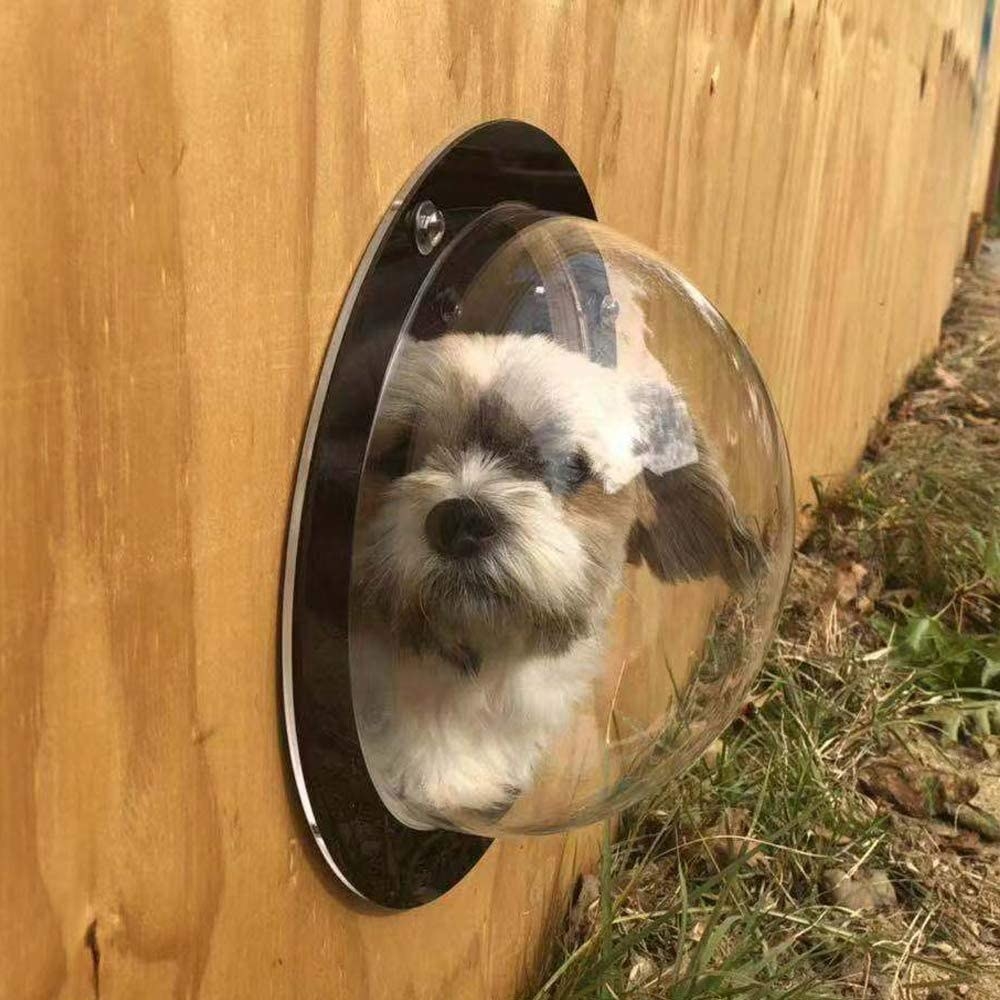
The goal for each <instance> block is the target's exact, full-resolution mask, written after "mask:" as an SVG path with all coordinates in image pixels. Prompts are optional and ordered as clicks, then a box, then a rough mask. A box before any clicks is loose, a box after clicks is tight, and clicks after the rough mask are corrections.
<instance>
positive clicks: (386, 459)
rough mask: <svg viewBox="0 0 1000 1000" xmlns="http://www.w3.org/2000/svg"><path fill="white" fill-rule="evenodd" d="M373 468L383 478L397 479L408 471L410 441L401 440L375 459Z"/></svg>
mask: <svg viewBox="0 0 1000 1000" xmlns="http://www.w3.org/2000/svg"><path fill="white" fill-rule="evenodd" d="M375 468H376V469H377V471H378V472H379V473H381V474H382V475H383V476H388V477H389V478H390V479H399V478H401V477H402V476H405V475H406V473H407V472H409V470H410V439H409V438H407V437H404V438H401V439H400V440H399V441H397V442H396V443H395V444H394V445H392V447H390V448H387V449H386V450H385V451H383V452H381V453H380V454H379V456H378V458H376V459H375Z"/></svg>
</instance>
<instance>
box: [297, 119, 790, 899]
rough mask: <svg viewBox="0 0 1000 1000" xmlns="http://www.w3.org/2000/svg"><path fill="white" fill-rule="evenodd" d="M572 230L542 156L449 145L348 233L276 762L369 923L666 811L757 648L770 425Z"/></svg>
mask: <svg viewBox="0 0 1000 1000" xmlns="http://www.w3.org/2000/svg"><path fill="white" fill-rule="evenodd" d="M593 215H594V210H593V205H592V204H591V201H590V197H589V195H588V194H587V191H586V187H585V185H584V184H583V181H582V179H581V178H580V176H579V174H578V173H577V171H576V170H575V169H574V167H573V165H572V162H571V161H570V159H569V157H568V156H567V155H566V154H565V152H564V151H563V150H562V149H561V148H560V147H559V146H558V144H557V143H555V142H554V141H553V140H552V139H551V138H550V137H549V136H547V135H545V133H544V132H541V131H540V130H538V129H536V128H534V127H532V126H530V125H526V124H524V123H521V122H509V121H504V122H493V123H488V124H486V125H483V126H479V127H477V128H475V129H473V130H471V131H470V132H468V133H466V134H464V135H463V136H460V137H458V138H457V139H456V140H454V141H453V142H452V143H450V144H448V145H447V146H445V147H442V150H440V151H439V152H438V153H437V154H435V156H434V157H432V158H431V160H429V161H428V163H427V164H425V165H423V166H422V167H421V168H420V169H418V171H417V172H416V173H415V175H414V177H413V178H412V179H411V182H410V184H409V186H408V187H407V188H406V189H404V191H403V192H402V193H401V194H400V196H399V197H398V198H397V199H396V200H395V201H394V203H393V206H392V208H391V209H390V211H389V212H388V213H387V215H386V217H385V218H384V219H383V221H382V223H381V224H380V226H379V229H378V230H377V231H376V233H375V234H374V236H373V238H372V242H371V244H370V246H369V249H368V251H367V253H366V255H365V258H364V259H363V260H362V261H361V264H360V266H359V268H358V271H357V273H356V274H355V277H354V281H353V283H352V285H351V287H350V289H349V291H348V293H347V296H346V298H345V302H344V305H343V308H342V309H341V312H340V316H339V318H338V321H337V326H336V328H335V330H334V333H333V337H332V339H331V346H330V349H329V351H328V354H327V357H326V360H325V362H324V366H323V370H322V372H321V375H320V380H319V385H318V388H317V392H316V397H315V400H314V404H313V408H312V411H311V414H310V417H309V423H308V425H307V428H306V432H305V436H304V443H303V447H302V454H301V457H300V463H299V472H298V479H297V482H296V486H295V492H294V496H293V501H292V511H291V518H290V528H289V537H288V545H287V551H286V564H285V579H284V587H283V599H282V657H281V670H282V696H283V704H284V717H285V731H286V734H287V747H288V751H289V752H288V762H289V765H290V774H291V777H292V778H293V784H294V786H295V788H296V790H297V793H298V797H299V800H300V803H301V806H302V814H303V816H304V819H305V821H306V824H307V826H308V830H309V833H310V834H311V836H312V837H313V839H314V840H315V843H316V845H317V847H318V848H319V851H320V853H321V854H322V856H323V859H324V860H325V863H326V865H327V867H328V868H329V870H331V871H332V872H333V873H334V874H335V875H336V877H337V878H338V879H339V881H340V882H342V883H344V884H346V885H347V886H348V887H350V888H351V889H352V890H354V892H356V893H357V894H359V895H361V896H364V897H366V898H367V899H369V900H372V901H374V902H377V903H379V904H382V905H385V906H390V907H408V906H414V905H419V904H421V903H423V902H427V901H429V900H431V899H433V898H435V897H436V896H438V895H440V894H441V893H442V892H444V891H446V890H448V889H449V888H450V887H452V886H454V885H455V884H456V883H457V882H458V881H460V880H461V879H462V878H463V877H464V876H465V875H466V874H467V873H468V872H469V871H470V870H471V869H472V868H473V866H474V865H475V864H476V863H477V861H478V859H479V858H480V857H481V856H482V854H483V852H484V851H485V850H486V849H487V848H488V846H489V844H490V843H491V839H492V838H495V837H497V836H501V835H504V834H535V833H548V832H553V831H557V830H563V829H567V828H570V827H573V826H578V825H581V824H585V823H589V822H592V821H594V820H597V819H600V818H603V817H605V816H607V815H609V814H610V813H612V812H613V811H615V810H618V809H621V808H622V807H624V806H626V805H628V804H629V803H631V802H633V801H634V800H636V799H637V798H638V797H639V796H640V795H642V794H643V793H644V792H646V791H647V790H649V789H651V788H653V787H662V786H664V785H666V784H668V783H669V782H670V781H671V780H673V779H674V778H675V777H676V775H678V774H679V772H680V771H682V770H683V769H684V768H686V767H687V766H689V765H690V764H691V763H692V762H693V761H695V760H696V759H697V757H698V756H699V754H701V753H702V752H703V751H704V750H705V748H706V747H707V746H708V745H709V743H711V742H712V740H714V739H715V738H716V737H717V736H718V735H719V734H720V733H721V732H722V731H723V729H724V728H725V727H726V725H728V723H729V722H730V721H731V720H732V718H733V717H734V716H735V714H736V713H737V712H738V710H739V708H740V707H741V705H742V704H743V703H744V700H745V698H746V695H747V690H748V688H749V686H750V684H751V682H752V681H753V679H754V677H755V675H756V673H757V671H758V670H759V668H760V665H761V662H762V659H763V656H764V653H765V650H766V646H767V643H768V642H769V640H770V638H771V634H772V632H773V628H774V624H775V619H776V616H777V613H778V609H779V605H780V601H781V597H782V592H783V589H784V584H785V581H786V578H787V573H788V567H789V565H790V560H791V551H792V535H793V507H794V505H793V499H792V493H791V484H790V472H789V465H788V457H787V453H786V449H785V443H784V438H783V435H782V432H781V428H780V425H779V422H778V419H777V416H776V414H775V410H774V406H773V404H772V401H771V398H770V396H769V394H768V392H767V389H766V387H765V385H764V383H763V380H762V378H761V375H760V373H759V371H758V369H757V367H756V365H755V363H754V361H753V359H752V358H751V357H750V355H749V353H748V351H747V349H746V347H745V346H744V345H743V343H742V341H741V340H740V339H739V337H738V336H737V335H736V334H735V333H734V332H733V330H732V329H731V328H730V326H729V325H728V324H727V322H726V321H725V320H724V319H723V318H722V316H721V315H720V314H719V313H718V312H717V311H716V309H715V308H714V307H713V306H712V305H711V304H710V303H709V302H708V301H707V300H706V299H705V297H704V296H703V295H702V294H701V293H700V292H699V291H698V290H697V289H696V288H695V287H694V286H693V285H691V284H690V283H689V282H688V281H687V280H686V279H685V278H684V277H683V276H682V275H681V274H680V273H679V272H678V271H677V270H675V269H674V268H673V267H672V266H671V265H670V264H669V263H667V262H666V261H664V260H663V259H661V258H660V257H658V256H657V255H656V254H655V253H653V252H652V251H650V250H649V249H648V248H646V247H643V246H641V245H640V244H638V243H636V242H634V241H632V240H630V239H629V238H627V237H626V236H624V235H622V234H620V233H618V232H616V231H615V230H613V229H611V228H608V227H607V226H603V225H601V224H599V223H597V222H596V221H594V219H593V218H592V216H593Z"/></svg>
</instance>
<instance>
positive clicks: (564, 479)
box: [551, 451, 593, 493]
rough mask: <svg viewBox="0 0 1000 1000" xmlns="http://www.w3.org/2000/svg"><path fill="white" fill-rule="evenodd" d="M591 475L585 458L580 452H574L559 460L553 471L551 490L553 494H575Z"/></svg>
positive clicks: (588, 463) (591, 471)
mask: <svg viewBox="0 0 1000 1000" xmlns="http://www.w3.org/2000/svg"><path fill="white" fill-rule="evenodd" d="M592 474H593V470H592V469H591V468H590V461H589V460H588V459H587V456H586V455H585V454H584V453H583V452H582V451H574V452H573V453H572V454H570V455H566V456H565V457H564V458H563V459H561V460H560V461H559V463H558V464H557V467H556V468H555V469H554V470H553V475H552V477H551V480H552V481H551V486H552V490H553V492H555V493H575V492H576V491H577V490H578V489H580V487H581V486H583V484H584V483H585V482H586V481H587V480H588V479H590V477H591V475H592Z"/></svg>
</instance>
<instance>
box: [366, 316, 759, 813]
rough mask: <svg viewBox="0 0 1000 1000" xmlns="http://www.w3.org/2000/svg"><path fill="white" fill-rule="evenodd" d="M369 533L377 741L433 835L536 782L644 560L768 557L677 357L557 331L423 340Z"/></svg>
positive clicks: (371, 706) (372, 456)
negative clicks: (631, 368) (610, 348)
mask: <svg viewBox="0 0 1000 1000" xmlns="http://www.w3.org/2000/svg"><path fill="white" fill-rule="evenodd" d="M356 532H357V533H356V548H357V556H356V563H355V566H356V570H355V592H354V594H353V595H352V621H351V661H352V689H353V691H354V699H355V711H356V719H357V724H358V729H359V734H360V737H361V743H362V747H363V750H364V754H365V759H366V762H367V764H368V767H369V771H370V773H371V775H372V777H373V780H374V782H375V784H376V788H377V789H378V791H379V794H380V795H381V797H382V798H383V801H384V802H385V803H386V805H387V806H388V807H389V809H390V811H392V812H393V814H394V815H395V816H396V817H397V819H399V820H400V821H401V822H403V823H404V824H406V825H407V826H411V827H414V828H417V829H428V828H434V827H452V828H463V827H464V828H468V827H469V826H470V825H472V826H475V825H476V824H479V825H482V824H483V823H486V824H488V823H489V822H490V821H491V820H495V819H497V818H499V817H501V816H502V815H503V814H504V813H505V812H506V811H507V810H508V809H509V808H510V807H511V805H512V803H513V802H514V801H515V799H517V798H518V796H520V795H522V794H523V793H525V792H526V791H527V790H529V789H530V788H531V786H532V782H533V779H534V776H535V774H536V772H537V770H538V768H539V765H540V762H541V761H542V759H543V758H544V756H545V753H546V750H547V749H548V748H549V747H550V746H551V744H552V742H553V740H554V739H555V738H556V737H557V736H558V735H559V734H560V733H562V732H563V731H564V730H566V728H567V726H568V724H569V723H570V721H571V720H572V718H573V714H574V712H575V710H576V709H577V707H578V705H579V704H580V702H581V700H582V699H583V698H584V697H585V696H586V695H587V693H588V691H589V690H590V689H591V687H592V684H593V682H594V680H595V678H596V677H597V675H598V674H599V673H600V671H601V667H602V655H603V652H604V634H605V631H606V629H607V625H608V622H609V617H610V614H611V611H612V608H613V605H614V602H615V598H616V596H617V593H618V591H619V588H620V587H621V583H622V578H623V571H624V567H625V565H626V563H627V562H633V563H640V562H642V563H645V564H646V565H647V566H648V567H649V569H650V570H651V571H652V572H653V573H654V574H655V575H656V576H657V577H659V578H660V579H661V580H664V581H667V582H681V581H686V580H693V579H703V578H706V577H710V576H719V577H721V578H722V579H723V580H724V581H725V582H726V583H727V584H728V585H729V586H730V587H731V588H732V589H733V590H734V591H738V592H743V591H745V590H746V589H747V588H748V587H749V586H750V585H751V584H752V581H753V580H754V579H755V577H756V576H757V574H758V573H759V571H760V568H761V566H762V564H763V562H764V560H765V558H766V556H765V553H764V551H763V547H762V543H761V541H760V540H759V538H758V537H757V536H756V535H755V534H754V533H753V532H752V531H751V530H750V529H749V527H748V526H747V525H746V524H744V522H743V521H742V520H741V518H740V516H739V514H738V512H737V509H736V504H735V502H734V499H733V496H732V494H731V492H730V490H729V487H728V485H727V483H726V480H725V477H724V475H723V473H722V471H721V469H720V468H719V466H718V463H717V462H716V460H715V459H714V457H713V455H712V454H711V451H710V449H709V448H708V447H707V446H706V444H705V443H704V442H703V441H702V438H701V434H700V432H699V430H698V429H697V427H696V426H695V424H694V422H693V420H692V418H691V416H690V414H689V411H688V407H687V405H686V403H685V401H684V399H683V397H682V395H681V393H680V391H679V390H678V389H677V387H676V386H674V385H673V384H672V383H671V382H670V380H669V378H668V377H667V375H666V373H665V372H664V371H663V369H662V368H661V367H659V366H658V365H657V366H656V371H655V373H654V374H652V375H651V374H650V373H649V372H648V371H647V372H645V373H644V374H643V375H641V376H630V375H629V374H628V373H626V372H622V371H618V370H616V369H614V368H609V367H605V366H603V365H601V364H597V363H595V362H594V361H592V360H590V359H589V358H588V357H587V356H585V355H584V354H582V353H579V352H575V351H572V350H569V349H567V348H565V347H563V346H561V345H559V344H558V343H556V342H555V341H554V340H552V339H550V338H549V337H547V336H544V335H537V334H532V335H524V334H515V333H509V334H503V335H486V334H478V333H449V334H446V335H444V336H442V337H440V338H438V339H436V340H431V341H427V342H418V341H409V342H406V343H404V344H403V346H402V347H401V349H400V351H399V354H398V358H397V362H396V364H395V367H394V369H393V370H392V371H391V373H390V376H389V378H388V380H387V383H386V387H385V390H384V394H383V399H382V403H381V407H380V413H379V417H378V419H377V423H376V427H375V429H374V431H373V437H372V442H371V445H370V449H369V457H368V462H367V466H366V473H365V476H364V478H363V483H362V488H361V496H360V500H359V517H358V527H357V529H356Z"/></svg>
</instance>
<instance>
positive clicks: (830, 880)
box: [823, 868, 896, 910]
mask: <svg viewBox="0 0 1000 1000" xmlns="http://www.w3.org/2000/svg"><path fill="white" fill-rule="evenodd" d="M823 886H824V888H825V889H826V891H827V893H828V894H829V896H830V899H831V901H832V902H833V903H834V904H835V905H836V906H843V907H844V908H845V909H848V910H882V909H889V908H891V907H894V906H895V905H896V890H895V889H894V888H893V887H892V881H891V880H890V878H889V876H888V875H887V874H886V873H885V872H884V871H880V870H878V869H873V870H872V871H870V872H857V873H856V874H854V875H853V876H851V875H848V874H847V872H846V871H844V869H843V868H830V869H829V870H828V871H826V872H824V873H823Z"/></svg>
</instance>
